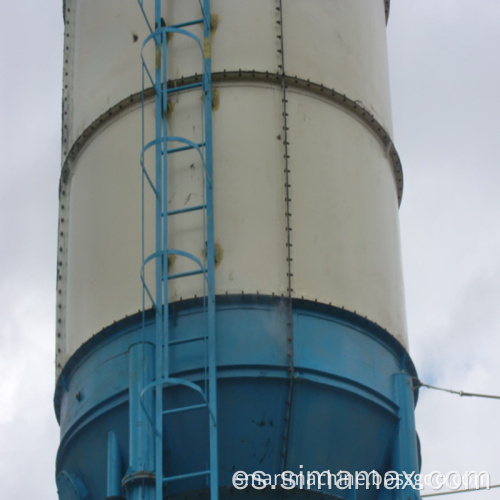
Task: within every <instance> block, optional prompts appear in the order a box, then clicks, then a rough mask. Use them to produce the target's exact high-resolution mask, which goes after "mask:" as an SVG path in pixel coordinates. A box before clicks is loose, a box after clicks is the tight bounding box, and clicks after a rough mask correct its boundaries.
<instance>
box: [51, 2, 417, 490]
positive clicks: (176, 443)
mask: <svg viewBox="0 0 500 500" xmlns="http://www.w3.org/2000/svg"><path fill="white" fill-rule="evenodd" d="M388 11H389V2H388V1H385V2H384V1H383V0H349V1H348V2H347V1H344V0H309V1H307V2H306V1H304V0H252V1H244V0H212V1H211V2H210V1H208V0H203V1H200V0H163V1H160V0H151V1H147V0H144V1H142V0H139V1H138V2H134V1H129V2H124V1H123V0H106V1H102V2H84V1H83V0H66V1H65V2H64V17H65V25H66V30H65V41H66V43H65V65H64V93H63V155H62V156H63V168H62V174H61V184H60V223H59V227H60V232H59V253H58V305H57V377H58V379H57V387H56V394H55V407H56V414H57V417H58V420H59V423H60V425H61V445H60V448H59V453H58V457H57V484H58V489H59V495H60V498H61V499H63V500H67V499H85V498H89V499H102V498H108V499H111V498H127V499H140V498H144V499H151V500H152V499H155V500H159V499H160V498H162V497H174V496H179V495H182V497H183V498H194V497H195V496H199V495H201V496H208V495H210V497H211V498H212V499H216V498H217V497H218V496H221V497H228V496H230V495H240V494H245V492H243V493H239V490H238V488H235V487H234V486H233V483H232V480H233V477H234V474H235V473H236V472H238V471H243V472H245V473H248V474H250V473H252V472H254V471H262V472H263V473H266V474H270V475H272V477H275V476H274V475H275V474H280V473H282V472H283V471H290V472H293V473H296V474H299V473H301V472H303V471H320V472H321V471H325V470H329V471H331V472H332V473H337V472H339V471H345V472H346V473H350V474H353V475H354V474H355V473H356V472H362V471H366V472H368V473H369V472H371V471H377V473H379V474H380V475H381V476H383V475H384V474H385V473H386V472H387V471H390V470H393V471H396V472H399V473H402V472H407V473H411V472H412V471H415V470H417V469H418V463H417V445H416V434H415V424H414V417H413V407H414V396H415V394H414V390H413V387H412V383H411V381H412V377H413V376H415V370H414V367H413V364H412V362H411V359H410V358H409V356H408V351H407V349H408V344H407V333H406V323H405V312H404V297H403V283H402V277H401V262H400V248H399V229H398V206H399V202H400V200H401V196H402V172H401V165H400V162H399V157H398V154H397V152H396V150H395V148H394V145H393V143H392V140H391V134H392V130H391V110H390V100H389V86H388V70H387V54H386V40H385V24H386V20H387V16H388ZM302 486H304V485H302ZM278 489H279V494H280V495H286V496H301V497H302V496H309V495H313V494H314V495H321V494H323V495H328V496H330V497H333V498H335V497H337V498H357V499H378V498H389V499H396V498H404V499H405V500H406V499H408V498H411V499H413V498H418V492H414V491H413V490H412V489H411V488H409V487H407V488H404V489H399V488H395V489H392V490H391V489H387V488H385V489H384V488H383V485H382V486H381V487H380V488H375V487H372V488H369V489H366V488H364V487H363V488H359V489H357V490H355V489H354V488H347V489H346V488H344V487H343V485H341V484H339V485H337V486H335V485H333V486H332V487H331V488H325V487H323V488H319V486H318V485H317V484H316V485H311V488H310V489H308V488H306V487H302V488H301V485H299V484H296V487H295V488H293V489H291V490H287V489H285V488H283V485H281V486H279V485H278V486H276V488H273V487H272V485H269V486H268V487H266V488H265V489H263V490H260V491H257V489H255V488H252V487H251V486H249V487H248V488H247V490H246V494H250V495H253V494H257V493H258V494H259V496H271V497H273V496H275V495H276V494H278V492H277V491H276V490H278Z"/></svg>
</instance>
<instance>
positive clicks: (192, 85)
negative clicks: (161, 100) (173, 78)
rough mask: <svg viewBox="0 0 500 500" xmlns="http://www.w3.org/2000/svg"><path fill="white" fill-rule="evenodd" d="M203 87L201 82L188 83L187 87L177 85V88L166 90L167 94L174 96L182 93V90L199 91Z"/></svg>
mask: <svg viewBox="0 0 500 500" xmlns="http://www.w3.org/2000/svg"><path fill="white" fill-rule="evenodd" d="M200 87H203V82H196V83H189V84H187V85H179V86H178V87H169V88H168V90H167V93H168V94H174V93H175V92H182V91H184V90H191V89H199V88H200Z"/></svg>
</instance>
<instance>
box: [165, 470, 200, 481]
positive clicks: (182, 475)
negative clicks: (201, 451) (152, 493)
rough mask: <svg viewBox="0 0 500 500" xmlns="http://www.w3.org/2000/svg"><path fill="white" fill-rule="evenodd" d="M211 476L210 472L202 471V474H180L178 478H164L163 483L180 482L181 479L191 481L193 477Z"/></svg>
mask: <svg viewBox="0 0 500 500" xmlns="http://www.w3.org/2000/svg"><path fill="white" fill-rule="evenodd" d="M209 474H210V471H209V470H202V471H200V472H189V473H187V474H179V475H178V476H170V477H164V478H163V482H164V483H168V482H169V481H179V480H180V479H189V478H191V477H199V476H208V475H209Z"/></svg>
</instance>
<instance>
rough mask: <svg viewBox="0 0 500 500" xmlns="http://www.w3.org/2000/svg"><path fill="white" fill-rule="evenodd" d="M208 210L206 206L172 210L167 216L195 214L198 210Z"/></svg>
mask: <svg viewBox="0 0 500 500" xmlns="http://www.w3.org/2000/svg"><path fill="white" fill-rule="evenodd" d="M205 208H207V206H206V205H195V206H194V207H187V208H179V209H178V210H170V211H169V212H167V215H176V214H184V213H186V212H194V211H196V210H203V209H205Z"/></svg>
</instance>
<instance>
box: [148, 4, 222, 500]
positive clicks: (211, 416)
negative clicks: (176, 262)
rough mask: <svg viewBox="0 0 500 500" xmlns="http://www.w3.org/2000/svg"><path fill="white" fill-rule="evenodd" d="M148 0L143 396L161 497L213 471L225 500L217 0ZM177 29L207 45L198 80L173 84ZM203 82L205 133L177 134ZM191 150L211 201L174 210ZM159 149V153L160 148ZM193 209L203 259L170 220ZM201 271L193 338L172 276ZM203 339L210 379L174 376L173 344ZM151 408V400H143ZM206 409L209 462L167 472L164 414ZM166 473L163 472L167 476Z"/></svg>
mask: <svg viewBox="0 0 500 500" xmlns="http://www.w3.org/2000/svg"><path fill="white" fill-rule="evenodd" d="M144 3H145V0H138V4H139V7H140V9H141V11H142V13H143V15H144V18H145V20H146V23H147V25H148V28H149V32H150V33H149V35H148V36H147V37H146V39H145V40H144V42H143V45H142V51H141V58H142V152H141V168H142V186H143V187H142V190H143V195H142V200H143V201H142V212H143V213H142V220H143V222H142V225H143V229H142V255H143V264H142V268H141V280H142V284H143V327H145V323H146V319H145V318H146V314H145V312H146V309H147V308H148V307H147V304H149V303H150V304H151V305H152V307H153V310H154V315H155V319H154V323H155V341H154V344H155V378H154V380H153V381H152V382H151V383H149V384H146V385H145V387H144V388H143V389H142V391H141V395H140V397H141V401H142V399H143V398H144V397H146V394H147V393H149V394H151V391H153V392H154V413H155V415H154V418H153V416H152V415H148V418H149V420H150V422H151V424H152V426H153V428H154V430H155V432H154V433H155V438H154V457H155V460H154V463H155V478H156V479H155V500H161V499H163V488H164V485H165V484H167V483H171V482H174V481H179V480H186V479H190V478H194V477H202V476H205V477H206V478H207V480H208V482H209V484H210V498H211V500H218V452H217V376H216V354H215V352H216V349H215V348H216V339H215V280H214V267H215V243H214V229H213V225H214V222H213V189H212V178H213V177H212V116H211V114H212V75H211V54H210V30H211V25H210V23H211V14H210V0H198V3H199V7H200V17H199V18H197V19H194V20H190V21H186V22H183V23H180V24H176V25H170V26H167V25H166V23H165V21H164V18H163V17H162V11H161V2H160V0H154V22H151V21H150V20H149V16H148V14H147V13H146V9H145V6H144ZM197 25H199V26H201V27H202V28H203V38H201V37H199V36H197V35H196V34H195V33H194V31H191V30H190V29H189V28H190V27H195V26H197ZM169 34H178V35H183V36H185V37H189V39H191V40H192V41H193V42H194V44H195V45H196V46H197V47H198V49H199V51H200V62H201V68H200V69H201V71H200V73H201V74H200V75H199V77H198V75H197V77H196V78H195V79H194V81H193V82H192V83H189V84H186V85H184V84H181V85H178V86H170V87H169V78H168V76H169V75H168V72H167V62H168V57H167V56H168V52H169V51H168V47H167V38H168V36H169ZM151 45H154V58H153V59H154V68H153V69H150V67H149V66H148V62H147V60H146V59H147V58H146V57H145V56H144V49H145V47H147V46H151ZM150 87H152V89H153V93H154V102H155V119H154V138H153V139H152V140H149V141H148V140H147V139H146V135H147V132H146V125H145V121H146V112H145V109H146V106H147V100H148V88H150ZM195 89H199V90H200V92H201V94H202V96H203V99H202V100H201V109H200V118H201V131H202V132H201V135H202V138H201V140H193V139H190V138H187V137H180V136H174V135H169V109H168V102H169V99H168V98H169V96H171V95H172V94H174V93H178V92H183V91H190V90H195ZM185 151H192V152H196V153H197V154H198V156H199V159H200V162H201V166H202V172H203V175H202V186H201V187H202V194H203V201H202V203H201V204H198V205H191V206H188V207H183V208H179V209H174V210H169V206H168V205H169V200H168V172H169V160H170V159H171V158H172V157H173V155H177V154H179V153H182V152H185ZM148 152H150V153H151V156H154V166H153V167H149V166H148V159H147V158H149V154H148ZM153 153H154V155H153ZM146 193H152V197H153V199H154V204H155V209H154V212H155V216H154V219H155V220H154V226H155V229H154V233H155V237H154V239H155V243H154V251H153V252H152V253H150V254H149V255H146V250H145V246H146V245H145V224H147V221H145V198H146V196H147V194H146ZM188 212H201V213H202V214H203V229H202V230H203V241H204V252H203V257H202V259H200V258H198V257H196V255H195V254H194V253H193V252H190V251H187V250H186V249H174V248H169V247H168V240H169V238H168V237H169V220H170V219H171V218H172V217H182V215H181V214H184V213H188ZM169 257H171V259H172V258H183V259H187V260H189V261H191V263H192V264H193V266H194V269H192V270H188V271H184V272H179V273H176V274H170V273H169V263H170V261H171V259H169ZM149 263H151V264H153V263H154V279H153V281H154V286H153V285H152V284H148V278H147V276H149V275H148V273H147V271H146V268H147V267H148V264H149ZM195 275H199V276H200V278H201V281H202V283H203V296H202V299H201V300H202V303H203V315H204V319H205V331H204V332H202V333H201V334H200V335H198V336H196V337H191V338H179V339H176V340H172V339H171V335H170V331H169V328H170V327H169V307H168V303H169V285H170V283H171V282H172V280H182V279H185V278H188V277H191V276H195ZM194 342H200V343H201V344H202V345H203V347H204V349H203V351H204V359H205V366H204V370H203V371H204V380H203V382H202V383H201V384H196V383H194V382H192V381H190V380H188V379H184V378H179V377H173V376H171V366H170V356H169V354H170V351H171V349H172V348H173V347H174V346H176V345H179V344H181V343H194ZM171 386H182V387H184V388H187V389H190V390H192V391H194V392H195V393H197V394H198V395H199V399H200V403H197V404H189V405H185V406H180V407H174V408H169V409H164V401H163V398H164V389H165V388H166V387H171ZM141 405H142V408H143V410H144V411H145V412H146V405H144V404H143V402H141ZM203 409H206V413H207V418H208V432H209V436H208V443H209V459H208V463H207V467H206V468H205V469H204V470H198V471H192V472H186V473H183V474H179V475H170V476H169V475H167V476H164V475H163V474H164V472H163V443H164V429H163V419H164V416H165V415H170V414H173V413H183V412H189V411H195V410H203ZM159 478H161V480H160V479H159Z"/></svg>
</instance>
